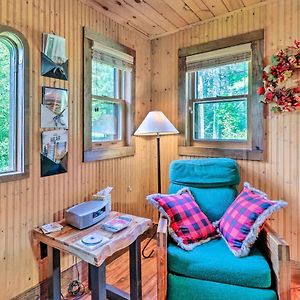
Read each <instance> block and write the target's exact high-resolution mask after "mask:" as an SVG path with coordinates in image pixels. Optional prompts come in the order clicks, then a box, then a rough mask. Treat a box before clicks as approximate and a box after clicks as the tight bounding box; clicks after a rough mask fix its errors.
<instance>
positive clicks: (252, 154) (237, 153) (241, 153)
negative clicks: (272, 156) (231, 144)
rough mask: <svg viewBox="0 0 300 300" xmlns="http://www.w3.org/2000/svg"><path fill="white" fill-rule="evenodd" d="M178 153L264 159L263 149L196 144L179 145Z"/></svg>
mask: <svg viewBox="0 0 300 300" xmlns="http://www.w3.org/2000/svg"><path fill="white" fill-rule="evenodd" d="M178 154H179V155H185V156H204V157H230V158H235V159H243V160H257V161H262V160H264V152H263V150H251V149H250V150H249V149H224V148H204V147H197V146H179V147H178Z"/></svg>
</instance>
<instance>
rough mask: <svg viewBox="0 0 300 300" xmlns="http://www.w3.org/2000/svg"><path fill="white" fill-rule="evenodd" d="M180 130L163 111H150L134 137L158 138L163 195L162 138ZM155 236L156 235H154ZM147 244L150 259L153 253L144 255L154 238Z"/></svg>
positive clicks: (159, 186) (158, 159)
mask: <svg viewBox="0 0 300 300" xmlns="http://www.w3.org/2000/svg"><path fill="white" fill-rule="evenodd" d="M177 133H179V132H178V130H177V129H176V128H175V127H174V125H173V124H172V123H171V122H170V121H169V120H168V118H167V117H166V116H165V115H164V114H163V112H161V111H150V112H149V113H148V115H147V116H146V118H145V119H144V121H143V122H142V123H141V125H140V126H139V128H138V129H137V130H136V132H135V133H134V135H136V136H156V146H157V192H158V193H161V169H160V136H161V135H168V134H177ZM154 235H155V233H154ZM154 235H153V236H152V237H151V239H150V240H149V241H148V242H147V244H146V245H145V246H144V248H143V250H142V255H143V257H144V258H149V257H151V255H152V254H153V251H152V252H151V253H150V254H149V255H147V256H146V255H145V254H144V250H145V249H146V248H147V246H148V244H149V243H150V241H151V240H152V238H153V237H154Z"/></svg>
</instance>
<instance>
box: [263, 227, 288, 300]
mask: <svg viewBox="0 0 300 300" xmlns="http://www.w3.org/2000/svg"><path fill="white" fill-rule="evenodd" d="M260 240H261V244H260V246H261V250H262V251H263V252H264V255H265V256H266V257H267V259H268V260H269V262H270V263H271V265H272V269H273V276H274V281H275V287H276V291H277V294H278V298H279V300H289V299H291V294H290V293H291V291H290V283H291V270H290V249H289V245H288V243H287V242H286V241H285V240H284V239H283V238H282V237H280V236H279V235H278V234H277V233H276V232H275V231H274V230H273V229H272V228H271V227H270V226H269V225H268V224H266V225H265V226H264V229H263V230H262V232H261V234H260Z"/></svg>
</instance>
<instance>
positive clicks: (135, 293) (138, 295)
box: [129, 237, 142, 300]
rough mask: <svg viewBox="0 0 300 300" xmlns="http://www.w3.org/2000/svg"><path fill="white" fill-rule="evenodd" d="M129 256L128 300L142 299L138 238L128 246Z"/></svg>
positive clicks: (139, 244) (139, 243)
mask: <svg viewBox="0 0 300 300" xmlns="http://www.w3.org/2000/svg"><path fill="white" fill-rule="evenodd" d="M129 256H130V299H131V300H141V299H142V279H141V241H140V238H139V237H138V238H137V239H136V241H135V242H133V243H132V244H131V245H130V246H129Z"/></svg>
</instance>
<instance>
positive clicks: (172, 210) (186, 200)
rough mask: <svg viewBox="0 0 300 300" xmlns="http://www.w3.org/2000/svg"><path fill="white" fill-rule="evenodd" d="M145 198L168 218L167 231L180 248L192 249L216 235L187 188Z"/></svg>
mask: <svg viewBox="0 0 300 300" xmlns="http://www.w3.org/2000/svg"><path fill="white" fill-rule="evenodd" d="M147 200H148V201H149V202H150V203H151V204H152V205H153V206H154V207H156V208H157V209H158V210H159V211H160V212H161V214H162V215H163V216H165V217H166V218H167V219H168V220H169V233H170V235H171V237H172V238H173V239H174V241H175V242H176V243H177V244H178V246H179V247H181V248H182V249H184V250H192V249H193V248H194V247H196V246H198V245H201V244H203V243H205V242H208V241H209V240H210V239H211V238H213V237H216V236H217V233H216V230H215V228H214V226H213V225H212V224H211V223H210V221H209V220H208V218H207V217H206V215H205V214H204V213H203V212H202V211H201V209H200V207H199V206H198V204H197V203H196V201H195V200H194V198H193V196H192V194H191V192H190V190H189V189H188V188H183V189H181V190H180V191H178V192H177V194H172V195H163V194H153V195H149V196H147Z"/></svg>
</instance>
